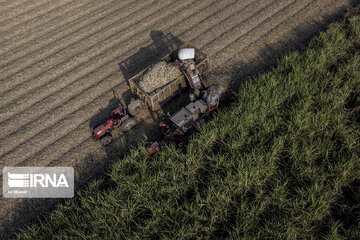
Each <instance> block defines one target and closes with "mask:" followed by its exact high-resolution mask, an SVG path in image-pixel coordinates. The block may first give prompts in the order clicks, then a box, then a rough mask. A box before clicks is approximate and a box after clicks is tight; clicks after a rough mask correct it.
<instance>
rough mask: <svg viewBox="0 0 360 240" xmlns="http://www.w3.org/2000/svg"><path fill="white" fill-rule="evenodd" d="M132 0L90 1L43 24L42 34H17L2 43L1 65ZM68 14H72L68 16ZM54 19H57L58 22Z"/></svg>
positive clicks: (92, 21)
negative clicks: (94, 2)
mask: <svg viewBox="0 0 360 240" xmlns="http://www.w3.org/2000/svg"><path fill="white" fill-rule="evenodd" d="M93 1H96V0H93ZM109 1H110V2H109ZM130 1H131V2H130V3H127V1H121V2H120V3H119V2H118V1H116V0H106V1H101V4H93V3H92V2H90V3H88V5H89V7H87V5H84V6H83V8H85V9H83V10H82V11H81V12H80V13H77V14H73V13H72V11H71V12H68V13H67V14H65V15H61V16H60V17H58V19H53V20H52V21H50V22H48V23H47V24H48V25H50V26H47V24H45V25H43V26H41V28H42V29H44V30H43V31H41V34H39V31H38V29H33V30H32V31H29V32H27V33H26V35H20V36H17V37H16V38H15V39H14V41H8V42H4V43H2V46H4V47H3V50H4V52H3V53H2V56H3V58H2V59H1V61H0V65H1V66H5V65H9V64H11V63H12V62H13V61H15V60H18V59H19V58H24V57H25V56H28V55H30V54H33V53H35V52H36V50H41V49H42V48H43V47H46V46H48V45H49V44H51V43H53V42H54V41H58V40H61V39H63V38H65V37H67V36H69V35H71V34H72V33H76V32H77V31H79V30H81V29H83V28H85V27H86V26H89V25H91V24H94V23H97V22H98V21H99V20H100V19H104V18H105V17H107V15H109V14H111V13H114V12H116V11H118V10H119V9H120V8H118V7H117V5H118V4H119V5H120V6H122V7H123V8H126V7H127V6H128V5H130V4H131V3H133V0H130ZM75 11H76V10H75ZM106 12H107V13H106ZM68 14H71V15H70V16H67V15H68ZM53 21H56V24H54V23H53ZM0 54H1V52H0Z"/></svg>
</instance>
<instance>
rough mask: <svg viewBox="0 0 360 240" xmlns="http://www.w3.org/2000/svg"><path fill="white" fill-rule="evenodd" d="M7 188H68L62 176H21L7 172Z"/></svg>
mask: <svg viewBox="0 0 360 240" xmlns="http://www.w3.org/2000/svg"><path fill="white" fill-rule="evenodd" d="M8 185H9V187H15V188H19V187H21V188H23V187H49V186H51V187H69V184H68V182H67V180H66V177H65V175H64V174H60V175H58V176H57V175H56V174H55V173H54V174H52V176H51V175H50V174H31V173H30V174H21V173H17V174H16V173H10V172H8Z"/></svg>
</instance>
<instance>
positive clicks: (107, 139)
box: [100, 135, 112, 146]
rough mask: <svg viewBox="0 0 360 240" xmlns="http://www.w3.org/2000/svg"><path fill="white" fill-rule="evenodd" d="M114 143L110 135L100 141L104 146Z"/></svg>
mask: <svg viewBox="0 0 360 240" xmlns="http://www.w3.org/2000/svg"><path fill="white" fill-rule="evenodd" d="M111 141H112V137H111V136H110V135H106V136H104V137H102V138H101V139H100V143H101V145H103V146H106V145H109V144H110V143H111Z"/></svg>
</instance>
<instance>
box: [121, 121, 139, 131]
mask: <svg viewBox="0 0 360 240" xmlns="http://www.w3.org/2000/svg"><path fill="white" fill-rule="evenodd" d="M135 125H136V120H135V118H128V119H126V120H125V121H124V122H123V123H122V124H121V129H122V130H123V131H124V132H127V131H130V130H131V129H132V128H133V127H134V126H135Z"/></svg>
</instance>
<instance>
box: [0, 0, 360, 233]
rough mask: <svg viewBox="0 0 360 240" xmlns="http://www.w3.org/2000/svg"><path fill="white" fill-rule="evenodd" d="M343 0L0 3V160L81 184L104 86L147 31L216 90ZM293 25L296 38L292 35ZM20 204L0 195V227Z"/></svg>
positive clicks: (122, 89) (265, 60)
mask: <svg viewBox="0 0 360 240" xmlns="http://www.w3.org/2000/svg"><path fill="white" fill-rule="evenodd" d="M350 2H351V3H352V4H353V3H355V1H346V0H340V1H335V0H325V1H319V0H305V1H300V0H280V1H265V0H262V1H254V0H243V1H236V0H227V1H215V0H213V1H207V2H202V1H194V0H187V1H182V2H181V3H179V2H177V1H175V0H161V1H153V0H148V1H142V2H141V3H136V2H135V1H132V0H128V1H122V2H116V1H112V0H107V1H95V0H88V1H81V2H79V1H70V0H61V1H50V0H47V1H26V2H21V1H6V2H1V3H0V6H1V11H0V22H1V24H0V32H1V34H0V53H1V59H0V83H1V84H2V86H3V87H2V88H1V89H0V123H1V124H0V131H1V132H2V133H3V134H2V136H1V137H0V146H1V150H0V163H1V166H2V167H4V166H73V167H74V168H75V172H76V177H77V178H78V179H82V180H84V179H90V178H91V174H95V173H96V170H94V171H95V172H94V171H89V172H91V173H86V172H85V171H83V170H82V169H81V168H85V169H86V168H97V167H100V168H102V166H103V165H104V164H105V165H106V163H102V162H98V161H96V160H97V159H99V160H100V159H101V158H103V157H105V156H106V154H109V153H107V152H106V151H105V150H104V149H103V148H101V147H100V146H99V144H98V143H95V142H93V141H92V140H91V139H90V138H89V137H90V133H89V124H90V119H91V118H92V117H93V116H94V115H96V114H98V113H99V106H101V105H106V103H108V102H109V101H110V99H112V97H113V94H112V91H116V92H117V93H118V94H119V96H122V95H123V94H124V95H126V92H127V91H128V85H127V82H126V80H127V79H125V78H124V76H123V74H122V72H121V71H119V66H118V64H119V62H122V61H124V60H125V59H128V58H131V56H133V55H134V54H136V53H137V52H138V51H139V50H140V49H141V48H144V47H146V46H148V45H149V44H152V43H153V40H151V38H150V37H149V33H150V32H151V31H161V32H163V33H165V34H168V33H170V34H172V35H174V36H175V37H176V38H178V39H180V40H181V41H182V42H190V43H192V44H193V45H194V46H196V47H198V48H200V49H202V50H204V51H205V52H207V53H208V56H209V63H210V69H211V71H210V72H212V73H214V74H213V76H210V78H211V81H217V82H219V81H220V84H221V86H223V87H224V88H225V89H226V88H227V87H228V86H230V85H231V84H233V81H234V77H235V78H236V79H241V78H242V77H246V76H249V75H254V74H255V73H256V72H257V69H260V68H261V67H262V66H266V65H271V64H274V59H273V56H274V55H276V54H277V56H280V55H281V53H284V52H286V51H287V49H293V48H294V47H298V46H299V45H301V44H302V43H304V42H305V40H308V38H309V37H310V36H311V35H313V34H315V33H316V32H318V31H319V30H321V29H322V28H323V27H324V26H326V24H327V23H328V22H329V21H331V18H328V17H329V16H336V15H339V16H340V15H341V14H342V13H343V10H344V9H345V8H346V7H348V6H350ZM77 13H78V14H77ZM303 29H305V30H303ZM300 30H302V31H305V32H304V33H305V34H297V31H300ZM234 69H236V71H235V72H234ZM152 125H153V121H152V120H151V118H149V117H147V118H145V119H144V120H142V125H141V126H137V127H136V128H135V129H134V130H133V131H132V132H131V134H124V135H121V133H119V134H120V135H119V136H118V137H117V138H115V141H114V144H115V145H117V146H119V147H121V146H124V145H125V144H126V143H129V142H131V143H132V144H135V143H136V141H137V140H139V139H142V134H143V132H144V131H146V130H147V128H148V126H152ZM129 135H130V136H129ZM130 138H131V141H129V139H130ZM89 156H92V157H91V158H92V159H93V160H92V161H90V160H89ZM94 159H95V160H94ZM94 163H95V165H96V166H90V165H92V164H94ZM79 181H80V180H79ZM21 202H22V200H21V199H4V198H1V199H0V203H1V206H2V207H1V208H0V231H1V232H3V233H4V231H5V230H8V231H10V230H14V229H15V228H17V227H18V226H21V221H20V222H19V223H18V224H15V225H12V224H7V223H8V222H12V223H14V222H16V221H18V219H19V218H18V215H19V214H16V211H15V210H14V209H15V208H16V206H17V205H19V204H21ZM9 211H13V212H14V215H12V216H9V214H8V213H9ZM30 212H31V211H29V213H30ZM30 218H31V217H30V216H29V217H27V218H24V220H23V222H24V221H28V219H30ZM9 229H10V230H9ZM4 236H6V234H5V235H4Z"/></svg>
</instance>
